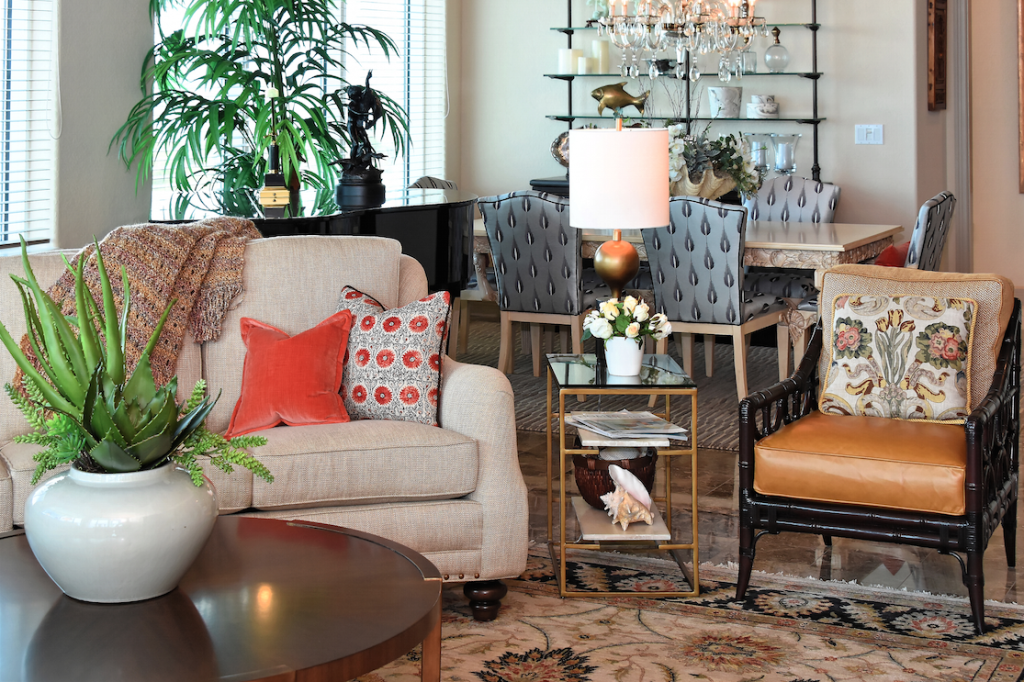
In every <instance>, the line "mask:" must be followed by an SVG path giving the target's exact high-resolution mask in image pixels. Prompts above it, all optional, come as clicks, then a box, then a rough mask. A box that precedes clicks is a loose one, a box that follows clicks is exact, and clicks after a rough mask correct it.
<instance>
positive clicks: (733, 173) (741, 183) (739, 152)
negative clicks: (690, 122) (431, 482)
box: [668, 123, 761, 198]
mask: <svg viewBox="0 0 1024 682" xmlns="http://www.w3.org/2000/svg"><path fill="white" fill-rule="evenodd" d="M710 127H711V124H710V123H708V125H707V126H705V127H704V129H703V130H701V131H700V132H699V133H697V134H696V135H686V133H685V130H686V126H685V125H683V124H678V123H677V124H672V125H669V127H668V130H669V164H670V171H669V173H670V174H669V178H670V179H671V180H678V179H679V177H678V175H679V173H680V171H681V170H682V168H683V166H684V165H685V167H686V170H687V173H688V175H689V177H690V181H691V182H694V183H698V182H700V179H701V177H702V176H703V175H704V171H706V170H711V171H712V172H714V173H715V175H718V176H719V177H723V176H728V177H730V178H732V180H733V182H735V183H736V191H737V192H739V194H740V195H741V196H743V197H744V198H746V197H748V196H750V195H753V194H756V193H757V190H758V189H759V188H760V187H761V177H760V175H759V174H758V173H757V171H756V170H754V166H753V161H752V160H751V155H750V150H749V149H747V145H746V142H745V141H744V142H740V141H738V140H737V139H736V136H735V135H733V134H732V133H729V134H728V135H722V136H720V137H718V138H709V136H708V130H709V128H710Z"/></svg>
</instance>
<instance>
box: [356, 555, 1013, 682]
mask: <svg viewBox="0 0 1024 682" xmlns="http://www.w3.org/2000/svg"><path fill="white" fill-rule="evenodd" d="M567 572H568V574H569V580H570V582H571V584H572V587H573V588H574V589H578V590H596V589H601V590H603V589H607V588H609V587H611V588H613V589H617V590H624V591H627V592H628V593H627V594H624V595H623V596H621V597H613V598H596V597H593V598H592V597H580V598H571V599H560V598H559V597H558V587H557V584H556V582H555V578H554V575H553V573H552V570H551V562H550V561H549V559H548V558H547V555H546V554H542V553H541V551H539V550H534V551H533V552H531V556H530V560H529V565H528V567H527V570H526V572H525V573H524V574H523V575H522V576H521V579H520V580H514V581H506V582H507V583H508V584H509V594H508V596H506V597H505V599H504V600H502V608H501V612H500V614H499V615H498V618H497V620H495V621H493V622H490V623H477V622H475V621H473V619H472V616H471V614H470V610H469V607H468V604H467V602H466V600H465V598H464V597H463V596H462V591H461V589H460V588H459V586H457V585H456V586H451V587H448V588H446V589H445V592H444V600H445V601H444V614H443V626H442V638H443V640H442V654H441V679H442V680H446V681H452V682H589V681H594V682H597V681H605V680H607V681H609V682H681V681H683V680H713V681H715V682H733V681H734V682H761V681H763V682H775V681H778V682H810V681H812V680H814V681H819V682H839V681H843V682H845V681H848V680H871V681H872V682H876V681H877V682H883V681H890V680H891V681H897V680H900V681H906V682H913V681H917V680H945V681H949V682H953V681H964V682H966V681H968V680H970V681H972V682H978V681H982V680H985V681H997V680H998V681H1010V680H1024V607H1020V606H1017V605H1007V604H995V603H989V604H987V605H986V618H987V620H988V632H987V633H986V634H985V635H982V636H978V635H976V634H975V633H974V628H973V627H972V626H971V622H970V608H969V605H968V602H967V600H966V599H959V598H954V597H935V596H930V595H923V594H920V593H911V592H899V591H891V590H882V589H877V588H865V587H861V586H857V585H851V584H847V583H837V582H822V581H815V580H810V579H794V578H785V577H781V576H771V575H766V574H763V573H757V572H755V573H754V577H753V579H752V582H751V587H750V588H749V590H748V593H747V598H746V599H745V600H744V601H741V602H737V601H735V600H734V599H733V595H734V594H735V578H736V572H735V570H734V569H728V568H721V567H703V566H702V567H701V595H700V596H699V597H696V598H692V599H657V598H652V597H651V596H649V593H650V592H657V591H666V590H676V589H689V588H688V587H686V586H685V582H684V581H683V580H682V579H681V573H680V571H679V569H678V568H677V567H676V566H675V564H674V563H672V562H668V561H663V560H656V559H647V558H636V557H632V556H625V555H613V554H604V553H596V552H578V553H575V554H573V555H572V557H571V560H570V561H569V562H568V564H567ZM645 592H646V593H648V594H644V593H645ZM419 656H420V653H419V649H418V648H417V649H414V650H413V651H412V652H410V653H409V654H408V655H406V656H404V657H402V658H400V659H398V660H397V661H395V662H393V663H391V664H390V665H388V666H386V667H384V668H381V669H380V670H378V671H376V672H374V673H371V674H369V675H365V676H363V677H361V678H359V679H360V681H361V682H385V681H386V682H399V681H401V682H404V681H406V680H409V681H410V682H411V681H412V680H414V679H417V680H418V679H419V675H420V664H419Z"/></svg>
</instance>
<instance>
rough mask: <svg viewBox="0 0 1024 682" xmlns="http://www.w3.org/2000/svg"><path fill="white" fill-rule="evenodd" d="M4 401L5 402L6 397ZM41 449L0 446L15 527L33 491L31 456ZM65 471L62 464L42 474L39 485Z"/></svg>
mask: <svg viewBox="0 0 1024 682" xmlns="http://www.w3.org/2000/svg"><path fill="white" fill-rule="evenodd" d="M4 399H5V400H6V396H5V397H4ZM41 449H42V448H41V447H40V446H38V445H28V444H25V443H13V442H11V443H5V444H3V445H0V461H2V462H3V465H4V466H5V467H6V468H7V471H8V472H9V473H10V476H11V496H12V498H13V500H14V502H13V505H14V506H13V514H12V516H13V519H14V523H15V524H16V525H21V524H23V523H24V522H25V501H26V500H27V499H28V496H29V495H31V494H32V491H33V490H34V489H35V486H34V485H32V474H34V473H35V472H36V462H35V461H34V460H33V459H32V456H33V455H35V454H36V453H37V452H39V451H40V450H41ZM67 470H68V465H67V464H62V465H61V466H59V467H57V468H56V469H52V470H50V471H47V472H46V473H45V474H43V477H42V479H41V480H40V483H42V482H43V481H45V480H46V479H48V478H50V477H52V476H56V475H57V474H59V473H61V472H62V471H67Z"/></svg>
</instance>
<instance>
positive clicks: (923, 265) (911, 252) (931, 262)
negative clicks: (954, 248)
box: [788, 191, 956, 366]
mask: <svg viewBox="0 0 1024 682" xmlns="http://www.w3.org/2000/svg"><path fill="white" fill-rule="evenodd" d="M955 207H956V197H954V196H953V193H952V192H947V191H943V192H939V193H938V194H936V195H935V196H934V197H932V198H931V199H929V200H928V201H926V202H924V204H922V205H921V209H920V210H919V211H918V213H917V223H915V225H914V231H913V232H912V233H911V235H910V241H908V242H905V243H903V244H901V245H899V246H888V247H886V248H885V250H884V251H882V253H880V254H878V257H877V258H876V259H875V261H874V265H885V266H889V267H905V268H916V269H918V270H929V271H933V272H934V271H937V270H938V269H939V265H940V263H941V261H942V249H943V248H944V247H945V246H946V237H947V236H948V234H949V224H950V222H951V221H952V218H953V209H954V208H955ZM795 315H799V316H801V317H802V319H800V320H797V319H794V316H795ZM817 319H818V295H817V294H810V295H808V296H806V297H805V298H804V300H802V301H800V303H799V304H797V307H796V310H795V311H792V312H791V313H789V315H788V322H789V325H790V331H791V332H792V334H791V336H792V337H795V338H793V364H794V366H799V365H800V360H801V358H803V355H804V349H805V348H806V347H807V342H808V339H809V338H810V334H811V330H812V328H813V327H814V323H815V321H817Z"/></svg>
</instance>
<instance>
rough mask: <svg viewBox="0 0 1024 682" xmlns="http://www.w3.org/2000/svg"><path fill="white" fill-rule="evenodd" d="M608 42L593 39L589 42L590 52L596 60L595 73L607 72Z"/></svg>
mask: <svg viewBox="0 0 1024 682" xmlns="http://www.w3.org/2000/svg"><path fill="white" fill-rule="evenodd" d="M608 49H609V43H608V41H607V40H595V41H594V42H593V43H591V44H590V54H591V56H593V57H594V59H596V60H597V65H596V66H595V67H594V68H595V69H596V71H595V73H608V65H609V63H610V61H609V59H608Z"/></svg>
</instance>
